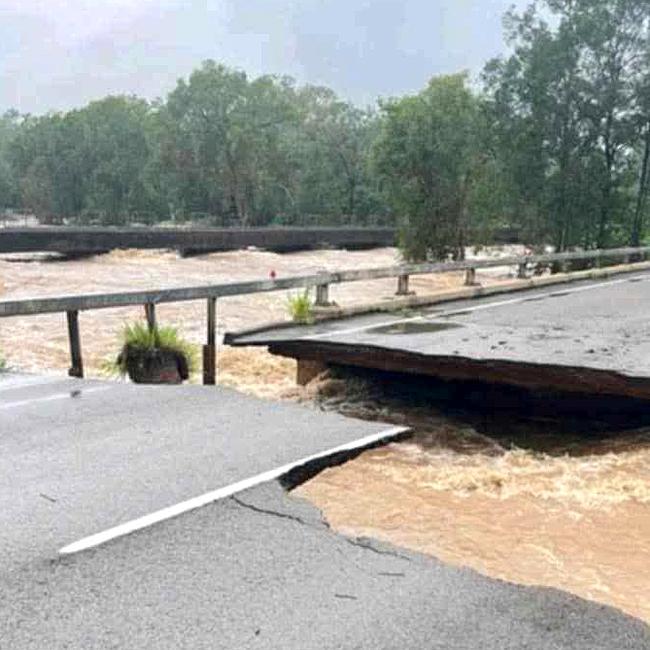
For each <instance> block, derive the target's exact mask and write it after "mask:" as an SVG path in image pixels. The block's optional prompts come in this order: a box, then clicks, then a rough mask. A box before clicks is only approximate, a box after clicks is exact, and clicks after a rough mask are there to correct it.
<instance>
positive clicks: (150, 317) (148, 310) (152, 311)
mask: <svg viewBox="0 0 650 650" xmlns="http://www.w3.org/2000/svg"><path fill="white" fill-rule="evenodd" d="M144 315H145V316H146V318H147V326H148V327H149V329H150V330H154V329H156V305H155V303H153V302H148V303H147V304H146V305H145V306H144Z"/></svg>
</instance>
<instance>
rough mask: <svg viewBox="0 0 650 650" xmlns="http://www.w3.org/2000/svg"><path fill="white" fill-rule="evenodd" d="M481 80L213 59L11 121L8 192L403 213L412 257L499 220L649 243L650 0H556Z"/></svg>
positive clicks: (397, 216) (113, 218) (172, 205)
mask: <svg viewBox="0 0 650 650" xmlns="http://www.w3.org/2000/svg"><path fill="white" fill-rule="evenodd" d="M504 27H505V34H506V38H507V42H508V44H509V46H510V53H509V54H508V55H507V56H503V57H500V58H496V59H494V60H492V61H489V62H488V63H487V64H486V65H485V67H484V70H483V72H482V75H481V78H480V82H479V83H472V82H471V81H470V80H469V78H468V77H467V75H466V74H457V75H447V76H438V77H434V78H433V79H432V80H431V81H430V82H429V84H428V85H427V87H426V88H424V89H423V90H422V91H421V92H419V93H417V94H413V95H408V96H404V97H397V98H393V99H389V100H383V101H379V102H378V103H377V106H375V107H373V108H369V109H361V108H359V107H357V106H354V105H353V104H351V103H349V102H346V101H343V100H342V99H340V98H339V97H338V96H337V95H336V94H335V93H334V92H333V91H332V90H330V89H328V88H323V87H318V86H312V85H303V86H300V85H298V84H296V83H295V81H294V80H292V79H290V78H287V77H278V76H262V77H258V78H250V77H249V76H247V75H246V74H245V73H243V72H241V71H238V70H232V69H229V68H226V67H224V66H222V65H218V64H217V63H215V62H212V61H207V62H205V63H204V64H203V65H202V66H201V67H200V68H198V69H197V70H195V71H194V72H193V73H192V74H191V75H190V76H189V78H188V79H181V80H180V81H179V82H178V84H177V86H176V88H175V89H174V90H173V91H172V92H171V93H169V95H168V96H167V97H166V99H165V100H164V101H163V100H159V101H154V102H147V101H145V100H143V99H139V98H137V97H107V98H105V99H103V100H100V101H96V102H93V103H91V104H89V105H88V106H86V107H85V108H82V109H78V110H72V111H69V112H66V113H53V114H48V115H44V116H29V115H19V114H18V113H16V112H8V113H6V114H5V115H4V116H3V117H2V118H1V119H0V208H2V207H6V208H14V209H17V210H23V211H32V212H33V213H35V214H36V215H38V216H39V217H41V218H43V219H44V220H51V221H56V220H60V219H64V218H65V219H76V220H78V221H81V222H99V223H108V224H121V223H127V222H133V221H138V222H144V223H156V222H160V221H168V220H173V221H176V222H180V221H184V220H196V219H200V218H203V219H208V220H209V221H210V223H212V224H214V225H220V226H229V225H238V226H244V227H246V226H257V225H269V224H278V225H316V224H327V225H347V224H349V225H366V224H367V225H370V224H382V225H397V226H399V227H400V231H401V233H402V244H403V248H404V250H405V252H406V253H407V256H408V257H410V258H412V259H426V258H445V257H453V258H460V257H462V255H463V253H464V250H465V246H466V245H467V244H468V243H472V244H474V243H480V242H482V241H489V239H490V233H492V232H493V231H494V229H495V228H502V227H513V228H516V229H518V230H519V231H520V232H521V234H522V237H523V239H524V240H525V241H527V242H529V243H530V244H535V245H549V244H550V245H552V246H554V247H555V248H556V249H557V250H560V251H561V250H566V249H569V248H574V247H584V248H594V247H606V246H610V245H619V244H624V243H625V244H627V243H629V244H632V245H638V244H640V243H641V242H642V241H644V238H645V237H646V235H647V221H648V213H649V212H650V205H649V204H650V201H649V200H648V194H649V192H650V4H649V3H648V0H539V1H538V2H536V3H534V4H533V5H531V6H530V7H529V8H528V9H527V10H525V11H524V12H523V13H516V12H514V11H511V12H509V13H508V14H507V15H506V17H505V19H504Z"/></svg>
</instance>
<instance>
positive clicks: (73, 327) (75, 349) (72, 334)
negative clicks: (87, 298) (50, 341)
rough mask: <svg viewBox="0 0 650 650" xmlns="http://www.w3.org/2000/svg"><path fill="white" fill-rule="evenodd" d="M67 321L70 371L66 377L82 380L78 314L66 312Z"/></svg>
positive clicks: (82, 367)
mask: <svg viewBox="0 0 650 650" xmlns="http://www.w3.org/2000/svg"><path fill="white" fill-rule="evenodd" d="M66 316H67V319H68V339H69V341H70V360H71V365H70V370H68V375H69V376H70V377H77V378H78V379H83V376H84V364H83V359H82V356H81V337H80V336H79V312H78V311H68V312H66Z"/></svg>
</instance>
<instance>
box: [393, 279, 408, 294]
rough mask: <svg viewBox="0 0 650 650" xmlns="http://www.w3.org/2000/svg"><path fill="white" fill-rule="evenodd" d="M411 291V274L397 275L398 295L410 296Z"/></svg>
mask: <svg viewBox="0 0 650 650" xmlns="http://www.w3.org/2000/svg"><path fill="white" fill-rule="evenodd" d="M410 294H411V292H410V291H409V276H408V275H399V276H397V293H396V294H395V295H396V296H408V295H410Z"/></svg>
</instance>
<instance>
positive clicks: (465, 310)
mask: <svg viewBox="0 0 650 650" xmlns="http://www.w3.org/2000/svg"><path fill="white" fill-rule="evenodd" d="M645 278H648V274H647V273H644V274H643V275H635V276H632V277H626V278H622V279H620V280H610V281H608V282H599V283H597V284H590V285H588V286H586V287H576V288H573V289H566V290H562V289H557V288H556V289H554V290H553V291H548V292H546V293H541V294H536V295H535V297H536V298H540V299H541V298H549V297H551V296H554V295H556V294H558V293H561V294H562V295H563V296H567V295H570V294H574V293H579V292H581V291H591V290H592V289H600V288H601V287H610V286H612V285H613V284H623V283H624V282H632V281H635V280H641V279H645ZM463 300H468V298H464V299H463ZM469 300H471V298H470V299H469ZM527 300H530V296H529V297H519V298H510V299H509V300H499V301H497V302H490V303H488V304H485V305H476V306H474V307H471V306H470V307H461V308H459V309H450V310H449V311H443V312H440V313H437V314H435V318H436V319H438V318H445V317H447V316H454V315H456V314H466V313H468V312H475V311H481V310H483V309H492V308H494V307H503V306H505V305H514V304H516V303H520V302H526V301H527ZM427 318H428V317H427V316H426V315H425V316H412V317H411V318H400V319H399V320H391V321H384V322H383V323H371V324H369V325H363V326H360V327H351V328H349V329H346V330H334V331H331V332H321V333H320V334H311V335H309V334H306V335H305V336H301V337H300V338H299V339H298V340H300V341H311V340H314V339H326V338H330V337H332V336H343V335H345V334H356V333H358V332H365V331H366V330H371V329H375V328H383V327H392V326H393V325H401V324H402V323H413V322H415V321H421V320H427Z"/></svg>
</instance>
